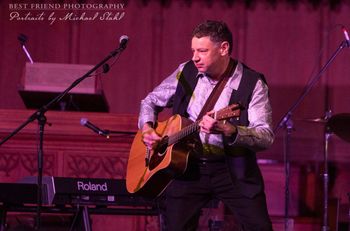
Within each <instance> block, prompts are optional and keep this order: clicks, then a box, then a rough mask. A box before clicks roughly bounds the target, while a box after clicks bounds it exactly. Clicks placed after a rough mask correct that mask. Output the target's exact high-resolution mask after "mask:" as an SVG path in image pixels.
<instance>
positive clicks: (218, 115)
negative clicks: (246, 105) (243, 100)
mask: <svg viewBox="0 0 350 231" xmlns="http://www.w3.org/2000/svg"><path fill="white" fill-rule="evenodd" d="M240 114H241V105H239V104H235V103H234V104H231V105H229V106H227V107H225V108H223V109H220V110H219V111H216V112H214V114H213V117H214V118H215V119H216V120H226V119H229V118H232V117H239V116H240Z"/></svg>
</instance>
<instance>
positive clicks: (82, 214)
mask: <svg viewBox="0 0 350 231" xmlns="http://www.w3.org/2000/svg"><path fill="white" fill-rule="evenodd" d="M77 208H78V211H77V213H76V215H75V217H74V220H73V222H72V225H71V228H70V231H73V230H75V231H92V229H91V222H90V215H89V208H88V206H87V205H82V206H81V205H77ZM81 228H83V229H81Z"/></svg>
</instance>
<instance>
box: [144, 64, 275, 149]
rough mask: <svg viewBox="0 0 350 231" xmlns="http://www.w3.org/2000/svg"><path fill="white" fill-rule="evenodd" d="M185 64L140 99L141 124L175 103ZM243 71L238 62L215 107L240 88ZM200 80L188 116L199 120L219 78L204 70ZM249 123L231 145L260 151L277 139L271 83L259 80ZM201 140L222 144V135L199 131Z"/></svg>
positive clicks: (207, 142) (251, 106) (226, 101)
mask: <svg viewBox="0 0 350 231" xmlns="http://www.w3.org/2000/svg"><path fill="white" fill-rule="evenodd" d="M184 64H185V63H183V64H181V65H179V67H178V68H177V69H176V70H175V71H174V72H173V73H172V74H171V75H170V76H168V77H167V78H166V79H165V80H163V81H162V83H161V84H160V85H158V86H157V87H156V88H155V89H154V90H153V91H152V92H150V93H149V94H148V95H147V96H146V98H145V99H143V100H142V101H141V109H140V114H139V121H138V126H139V128H142V126H143V124H144V123H146V122H153V123H155V122H156V121H157V115H158V112H159V111H160V110H161V109H162V108H164V107H172V102H173V97H174V94H175V91H176V87H177V85H178V74H179V73H180V72H181V71H182V69H183V67H184ZM242 74H243V65H242V64H241V63H240V62H238V64H237V66H236V68H235V71H234V72H233V73H232V75H231V76H230V77H229V80H228V81H227V83H226V85H225V87H224V89H223V91H222V93H221V95H220V97H219V99H218V100H217V102H216V104H215V106H214V110H215V111H217V110H220V109H222V108H224V107H226V106H227V105H228V104H229V101H230V97H231V94H232V91H233V90H237V89H238V86H239V84H240V81H241V78H242ZM197 78H199V79H198V82H197V85H196V87H195V89H194V91H193V94H192V96H191V100H190V102H189V105H188V107H187V113H188V115H189V119H190V120H192V121H195V120H197V117H198V115H199V113H200V111H201V109H202V107H203V105H204V104H205V102H206V100H207V99H208V97H209V95H210V93H211V92H212V90H213V89H214V87H215V85H216V83H217V81H215V80H213V79H211V78H210V77H209V76H207V75H206V74H205V73H200V72H199V73H198V75H197ZM248 120H249V125H248V126H238V127H237V135H236V137H235V138H234V139H232V142H229V145H233V146H242V147H246V148H249V149H251V150H252V151H260V150H264V149H266V148H268V147H269V146H270V145H271V144H272V142H273V139H274V135H273V131H272V109H271V105H270V101H269V97H268V87H267V85H266V84H265V83H264V82H263V81H262V80H258V82H257V83H256V86H255V88H254V90H253V94H252V99H251V101H250V103H249V106H248ZM199 135H200V138H201V141H202V143H203V144H204V145H205V144H209V145H213V146H216V147H219V148H223V137H222V135H221V134H206V133H203V132H200V134H199Z"/></svg>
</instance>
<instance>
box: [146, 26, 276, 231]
mask: <svg viewBox="0 0 350 231" xmlns="http://www.w3.org/2000/svg"><path fill="white" fill-rule="evenodd" d="M191 46H192V52H193V57H192V60H191V61H189V62H187V63H184V64H181V65H180V66H179V67H178V69H177V70H175V72H174V73H172V74H171V75H170V76H169V77H167V78H166V79H165V80H164V81H163V82H162V83H161V84H160V85H159V86H157V87H156V88H155V89H154V90H153V91H152V92H151V93H149V94H148V95H147V97H146V98H145V99H144V100H142V102H141V110H140V115H139V127H140V129H142V134H143V136H142V139H143V142H144V143H145V144H146V146H147V147H148V148H149V149H154V148H155V147H157V144H158V142H159V141H160V139H161V137H160V136H159V134H157V133H156V132H155V129H154V127H155V126H156V124H157V114H158V112H159V111H161V109H162V108H165V107H172V108H173V113H174V114H180V115H181V116H183V117H187V118H188V119H190V120H192V121H196V120H200V122H199V126H200V132H199V136H198V138H199V140H200V143H201V145H196V146H195V148H194V150H193V151H192V153H191V154H190V160H189V164H188V166H187V169H186V172H185V173H184V174H183V175H181V176H179V177H177V178H176V179H175V180H173V181H172V182H171V184H170V185H169V186H168V187H167V189H166V191H165V198H166V199H165V205H166V209H165V210H166V211H165V223H166V228H167V230H179V231H180V230H181V231H182V230H196V229H197V225H198V219H199V217H200V210H201V208H202V207H203V206H205V205H206V203H208V202H209V201H210V200H212V199H219V200H221V201H222V202H223V203H224V204H225V205H226V207H227V208H229V209H230V211H231V212H232V214H233V215H234V216H235V217H236V218H237V219H236V220H237V221H238V222H239V223H240V225H241V226H242V229H243V230H249V231H251V230H263V231H270V230H272V225H271V221H270V218H269V215H268V212H267V208H266V199H265V193H264V183H263V179H262V176H261V173H260V169H259V167H258V165H257V161H256V156H255V152H256V151H260V150H264V149H266V148H268V147H269V146H270V145H271V144H272V142H273V138H274V135H273V132H272V128H271V123H272V121H271V120H272V119H271V117H272V115H271V114H272V112H271V107H270V102H269V98H268V88H267V85H266V83H265V80H264V77H263V75H262V74H260V73H257V72H255V71H253V70H251V69H249V68H248V67H246V66H245V65H243V64H242V63H240V62H238V61H235V60H233V59H231V58H230V55H231V52H232V34H231V32H230V30H229V29H228V27H227V26H226V24H225V23H223V22H219V21H206V22H204V23H201V24H200V25H198V26H197V27H196V28H195V29H194V31H193V33H192V45H191ZM224 80H225V82H224ZM220 84H221V85H223V86H224V87H222V88H221V89H220V90H219V91H220V92H219V96H218V97H217V99H216V100H214V101H215V103H214V105H215V106H213V108H210V109H209V110H208V111H206V112H205V113H204V114H203V112H202V114H203V115H204V116H203V117H202V118H198V117H199V114H200V113H201V110H202V108H203V106H204V104H205V103H206V101H207V100H208V98H209V95H210V94H211V92H212V91H213V89H214V88H215V86H216V85H220ZM218 89H219V88H218ZM218 89H216V90H214V91H217V90H218ZM211 97H212V96H211ZM232 103H240V107H241V109H240V116H239V118H231V119H229V120H224V121H219V120H216V119H214V118H213V115H214V111H218V110H220V109H222V108H224V107H226V106H228V105H230V104H232ZM211 109H213V110H211ZM198 146H199V147H198Z"/></svg>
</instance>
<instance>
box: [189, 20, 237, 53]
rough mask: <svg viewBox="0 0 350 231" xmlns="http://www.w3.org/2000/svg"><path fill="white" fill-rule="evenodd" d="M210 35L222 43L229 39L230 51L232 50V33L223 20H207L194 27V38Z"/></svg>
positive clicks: (214, 40) (213, 39)
mask: <svg viewBox="0 0 350 231" xmlns="http://www.w3.org/2000/svg"><path fill="white" fill-rule="evenodd" d="M206 36H209V37H210V39H211V41H213V42H217V43H221V42H224V41H227V42H228V44H229V45H230V48H229V51H228V53H229V54H231V52H232V33H231V31H230V29H229V28H228V27H227V25H226V23H224V22H222V21H212V20H207V21H205V22H203V23H201V24H199V25H198V26H197V27H196V28H194V30H193V32H192V38H193V37H196V38H202V37H206Z"/></svg>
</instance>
